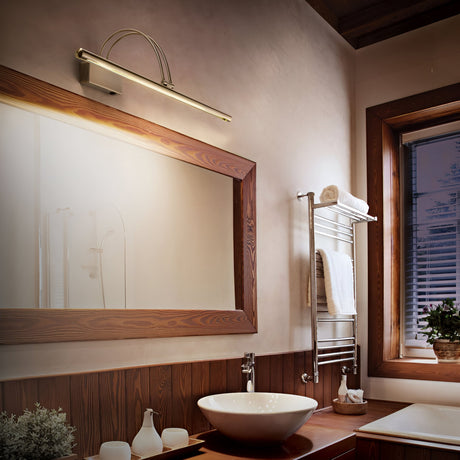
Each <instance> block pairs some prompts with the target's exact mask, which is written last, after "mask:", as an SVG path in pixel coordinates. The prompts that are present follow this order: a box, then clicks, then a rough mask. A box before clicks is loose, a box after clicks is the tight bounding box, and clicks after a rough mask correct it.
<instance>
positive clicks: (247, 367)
mask: <svg viewBox="0 0 460 460" xmlns="http://www.w3.org/2000/svg"><path fill="white" fill-rule="evenodd" d="M255 356H256V355H255V353H248V352H246V353H245V354H244V359H245V360H246V361H245V362H244V363H243V364H242V365H241V372H242V373H243V374H246V377H247V381H246V391H247V392H248V393H253V392H254V388H255V380H256V361H255Z"/></svg>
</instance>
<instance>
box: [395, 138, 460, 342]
mask: <svg viewBox="0 0 460 460" xmlns="http://www.w3.org/2000/svg"><path fill="white" fill-rule="evenodd" d="M405 145H406V147H407V149H408V154H407V157H406V165H405V166H406V167H405V177H404V180H405V200H404V201H405V205H404V221H405V226H404V244H405V251H404V257H405V259H404V270H405V283H404V289H405V291H404V296H403V298H404V301H405V303H404V327H403V331H404V334H403V335H404V345H405V347H422V348H423V347H427V346H428V345H427V343H426V340H425V335H423V334H421V329H422V328H423V327H424V325H425V324H426V323H425V322H424V320H423V319H424V313H423V308H424V307H425V306H426V305H430V304H437V303H440V302H441V301H442V299H445V298H453V299H455V300H458V299H460V132H456V133H451V134H448V135H442V136H436V137H431V138H428V139H421V140H417V141H413V142H409V143H407V144H405Z"/></svg>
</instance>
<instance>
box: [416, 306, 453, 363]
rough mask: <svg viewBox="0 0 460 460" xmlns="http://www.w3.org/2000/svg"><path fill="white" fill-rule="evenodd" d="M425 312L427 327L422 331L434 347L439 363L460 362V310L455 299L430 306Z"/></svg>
mask: <svg viewBox="0 0 460 460" xmlns="http://www.w3.org/2000/svg"><path fill="white" fill-rule="evenodd" d="M423 312H424V313H425V317H424V318H423V320H424V321H426V323H427V324H426V326H425V327H423V328H422V329H424V330H426V332H425V331H422V333H423V334H425V335H426V336H427V342H428V343H431V344H432V345H433V351H434V353H435V355H436V356H437V358H438V362H447V363H449V362H450V363H455V362H458V361H460V310H459V307H458V304H454V301H453V299H444V300H443V301H442V302H441V303H440V304H438V305H430V306H427V307H425V308H424V310H423Z"/></svg>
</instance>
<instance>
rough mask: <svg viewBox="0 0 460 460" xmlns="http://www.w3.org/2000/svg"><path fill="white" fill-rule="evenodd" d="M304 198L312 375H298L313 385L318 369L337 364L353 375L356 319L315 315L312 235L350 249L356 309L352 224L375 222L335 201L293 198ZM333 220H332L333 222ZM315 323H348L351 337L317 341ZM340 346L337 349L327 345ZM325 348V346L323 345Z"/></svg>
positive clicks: (356, 366)
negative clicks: (308, 236) (325, 212)
mask: <svg viewBox="0 0 460 460" xmlns="http://www.w3.org/2000/svg"><path fill="white" fill-rule="evenodd" d="M305 197H308V221H309V232H310V240H309V243H310V244H309V246H310V306H311V324H312V349H313V353H312V360H313V375H312V376H310V375H308V374H307V373H304V374H302V377H301V378H302V381H303V382H304V383H307V382H309V381H313V382H314V383H318V382H319V370H318V368H319V366H321V365H324V364H332V363H338V362H350V361H351V362H352V366H351V369H348V368H347V371H351V372H353V373H354V374H356V373H357V369H358V363H357V357H358V343H357V334H358V328H357V315H343V316H341V317H323V316H319V315H318V292H317V264H318V263H317V253H316V242H315V240H316V235H322V236H325V237H328V238H332V239H335V240H338V241H341V242H344V243H347V244H350V245H351V248H352V254H353V256H352V264H353V283H354V293H355V306H356V270H355V261H356V246H355V224H358V223H362V222H375V221H376V220H377V217H373V216H370V215H368V214H364V213H362V212H360V211H358V210H356V209H353V208H351V207H349V206H346V205H344V204H341V203H339V202H337V201H329V202H325V203H321V202H320V203H315V194H314V193H313V192H309V193H301V192H299V193H298V194H297V198H298V199H299V200H301V199H302V198H305ZM319 209H324V210H325V211H329V213H330V214H331V216H332V217H331V216H328V217H326V216H324V215H320V214H317V212H316V211H318V210H319ZM337 216H343V218H344V219H342V220H344V221H345V222H342V221H341V222H339V221H338V219H337ZM334 217H336V219H335V220H334ZM319 323H350V324H351V325H352V333H351V335H349V336H344V337H328V338H324V339H318V324H319ZM338 342H342V343H341V344H339V345H331V344H334V343H338ZM325 344H327V345H325Z"/></svg>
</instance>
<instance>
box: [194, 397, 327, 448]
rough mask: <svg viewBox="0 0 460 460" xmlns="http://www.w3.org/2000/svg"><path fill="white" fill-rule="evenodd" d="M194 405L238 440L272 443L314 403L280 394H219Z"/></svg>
mask: <svg viewBox="0 0 460 460" xmlns="http://www.w3.org/2000/svg"><path fill="white" fill-rule="evenodd" d="M197 404H198V407H199V408H200V409H201V411H202V412H203V414H204V416H205V417H206V418H207V419H208V421H209V423H211V425H213V426H214V427H215V428H217V429H218V430H219V431H220V432H221V433H222V434H224V435H226V436H228V437H230V438H233V439H236V440H238V441H243V442H250V443H272V442H273V443H274V442H281V441H284V440H285V439H287V438H288V437H289V436H290V435H291V434H293V433H294V432H295V431H297V430H298V429H299V428H300V427H301V426H302V425H303V424H304V423H305V422H306V421H307V420H308V419H309V418H310V417H311V415H312V414H313V411H314V410H315V409H316V407H317V406H318V402H317V401H315V400H314V399H311V398H307V397H305V396H297V395H290V394H284V393H258V392H254V393H221V394H216V395H210V396H205V397H204V398H201V399H200V400H199V401H198V403H197Z"/></svg>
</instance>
